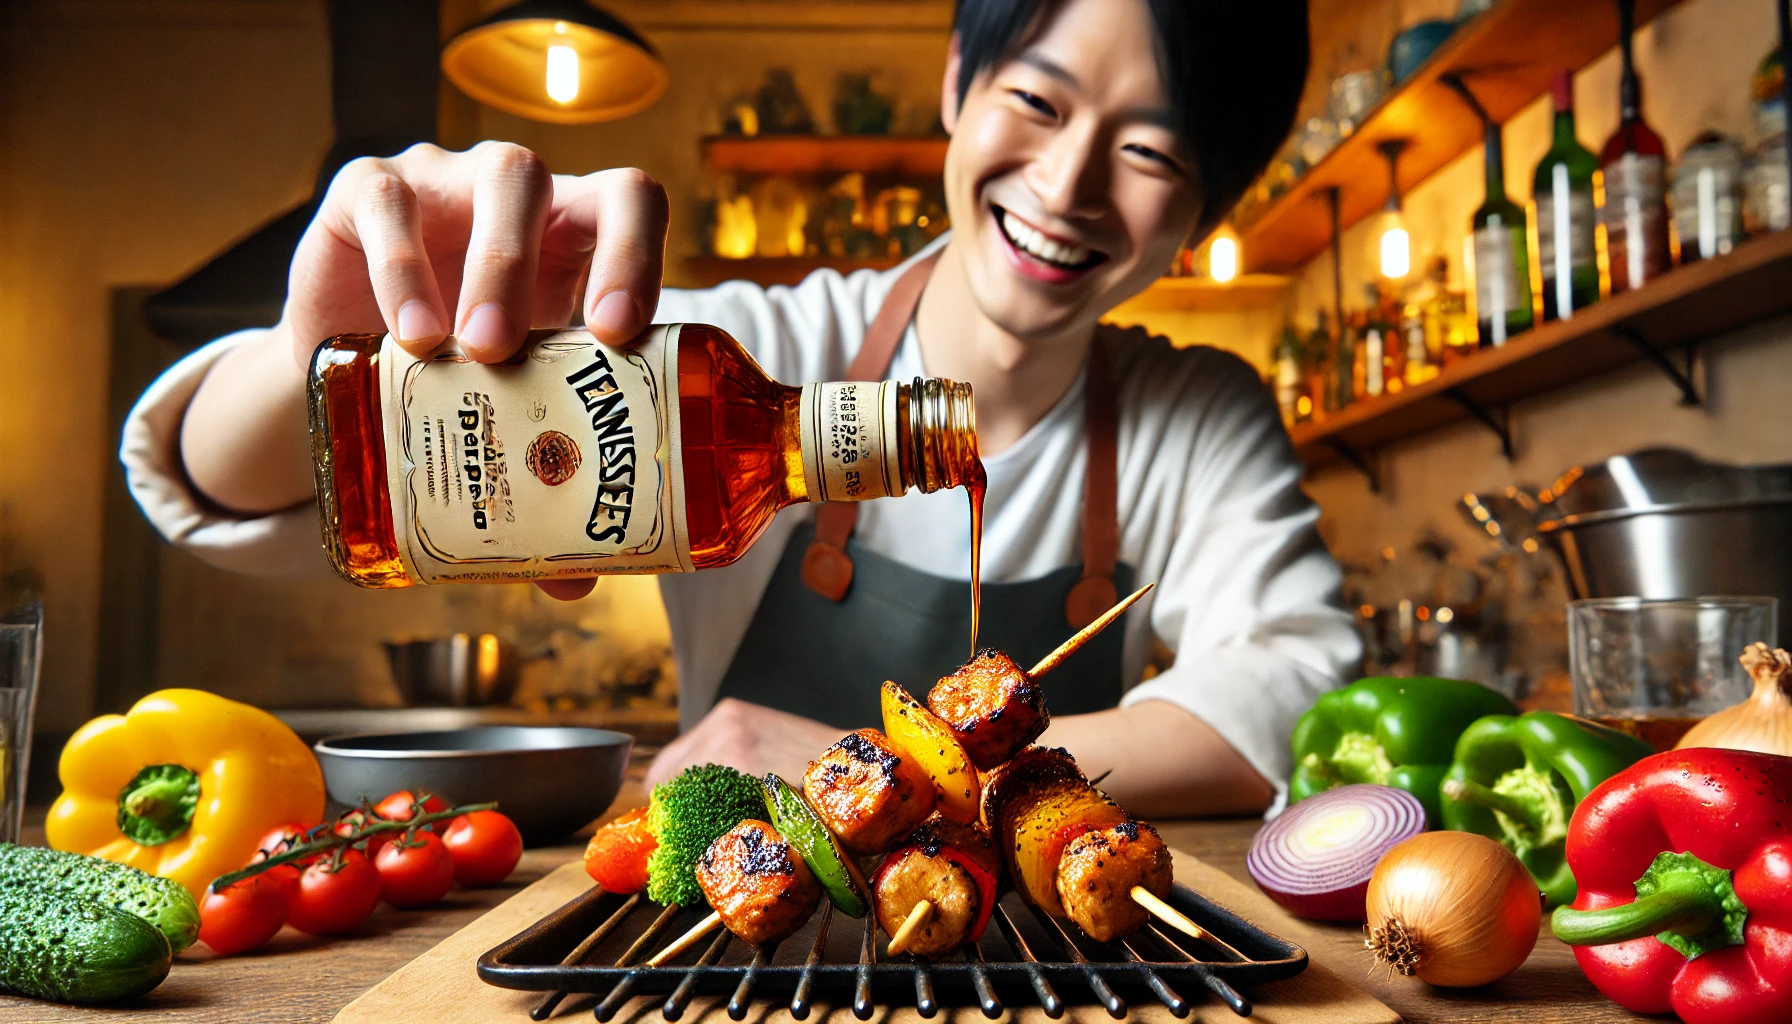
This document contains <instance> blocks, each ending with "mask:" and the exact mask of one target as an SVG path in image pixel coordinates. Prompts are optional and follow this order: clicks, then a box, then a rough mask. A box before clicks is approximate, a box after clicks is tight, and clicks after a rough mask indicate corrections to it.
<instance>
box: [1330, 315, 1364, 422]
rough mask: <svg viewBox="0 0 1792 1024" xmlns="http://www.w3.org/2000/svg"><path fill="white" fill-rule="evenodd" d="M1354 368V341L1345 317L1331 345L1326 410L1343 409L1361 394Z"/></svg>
mask: <svg viewBox="0 0 1792 1024" xmlns="http://www.w3.org/2000/svg"><path fill="white" fill-rule="evenodd" d="M1356 368H1357V359H1356V341H1355V339H1354V338H1353V337H1352V335H1351V317H1350V316H1349V315H1346V316H1345V317H1344V318H1343V319H1342V320H1341V321H1340V322H1339V324H1338V335H1337V339H1336V340H1335V341H1334V342H1333V343H1332V391H1331V394H1330V395H1328V396H1326V397H1327V399H1328V401H1327V402H1326V404H1325V407H1326V408H1327V409H1330V410H1331V411H1333V412H1337V411H1338V410H1340V409H1344V408H1346V407H1348V406H1349V405H1350V403H1351V402H1354V401H1356V397H1357V395H1359V394H1361V393H1362V392H1361V391H1360V390H1359V389H1358V388H1357V386H1356Z"/></svg>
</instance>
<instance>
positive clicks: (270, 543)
mask: <svg viewBox="0 0 1792 1024" xmlns="http://www.w3.org/2000/svg"><path fill="white" fill-rule="evenodd" d="M262 333H263V331H262V330H261V329H255V330H247V331H238V332H236V333H235V334H227V335H225V336H224V337H222V338H219V339H218V340H217V341H214V342H212V343H211V344H209V345H206V346H205V347H204V348H201V349H198V350H197V351H195V352H193V353H191V354H189V355H188V356H187V357H186V358H184V359H182V360H181V361H180V362H178V363H175V364H174V365H173V366H171V367H169V368H168V369H167V370H166V371H165V372H164V373H163V374H162V375H161V376H160V377H158V378H156V380H155V383H153V384H151V385H150V386H149V388H148V390H146V391H144V392H143V397H141V398H139V399H138V400H137V404H136V405H135V406H133V407H132V408H131V411H130V415H128V416H126V417H125V421H124V432H123V436H122V438H121V439H120V442H119V448H118V458H119V461H121V462H123V463H124V475H125V483H126V485H127V486H128V487H129V488H130V492H131V497H133V498H135V499H136V501H137V505H138V507H140V508H142V509H143V514H144V515H145V516H146V517H148V519H149V521H150V523H151V524H152V525H153V526H155V528H156V529H157V530H158V531H160V532H161V534H162V536H163V537H165V538H167V539H168V541H169V543H171V544H174V545H175V546H176V547H179V548H182V549H184V550H186V551H190V552H192V553H193V554H194V555H196V556H198V557H199V558H200V559H201V560H203V561H205V562H208V563H210V564H211V565H214V566H217V567H218V568H220V569H227V570H230V571H233V572H246V573H255V574H258V575H264V576H301V577H305V576H309V577H318V576H328V575H330V565H329V561H328V560H327V559H326V558H325V557H324V552H323V544H322V541H321V539H320V537H319V534H318V521H317V506H316V504H314V503H311V502H307V503H305V504H303V505H299V506H296V507H294V508H290V509H287V510H285V511H282V512H274V513H270V514H268V515H264V516H254V517H251V518H247V519H240V518H237V517H235V516H233V515H231V514H230V513H228V512H225V511H223V510H222V509H219V508H217V507H216V506H214V505H212V504H211V503H210V502H208V501H207V500H206V499H205V498H204V497H202V496H201V495H200V494H199V493H198V492H197V491H196V490H194V488H193V485H192V483H191V482H190V481H189V480H188V479H187V473H186V468H185V467H184V466H183V465H182V463H181V457H180V428H181V423H182V421H183V420H185V419H186V415H187V406H188V404H189V403H191V402H192V401H193V394H194V392H196V391H198V390H199V384H200V382H201V381H203V380H204V379H205V375H206V373H207V372H208V371H209V370H210V369H211V368H212V366H213V365H214V364H215V363H217V361H218V360H219V359H220V358H222V357H223V355H224V354H225V353H226V352H229V351H230V350H231V349H232V348H235V347H236V346H237V345H240V344H243V343H244V342H246V341H250V340H252V339H254V338H256V337H257V336H259V335H261V334H262Z"/></svg>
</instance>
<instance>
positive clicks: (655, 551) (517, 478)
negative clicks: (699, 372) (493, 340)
mask: <svg viewBox="0 0 1792 1024" xmlns="http://www.w3.org/2000/svg"><path fill="white" fill-rule="evenodd" d="M681 329H682V325H679V324H671V325H664V324H662V325H656V326H654V327H652V328H650V329H649V330H648V332H647V334H646V335H645V336H644V337H643V338H642V339H641V340H640V342H639V343H638V344H637V345H635V346H633V347H631V348H628V349H617V348H611V347H609V346H607V345H603V344H601V343H599V342H597V341H596V340H594V339H593V338H592V337H591V335H590V334H589V333H588V332H586V331H583V330H570V331H557V332H556V331H537V332H535V333H533V334H532V335H530V338H529V341H528V343H527V344H525V345H524V347H523V351H522V353H521V354H519V355H518V356H517V357H516V358H515V359H512V360H511V361H509V362H507V363H502V364H499V365H492V366H487V365H482V364H479V363H475V362H472V361H471V360H469V359H467V358H466V357H465V356H463V355H461V354H460V352H459V351H458V350H456V349H455V348H453V347H452V346H448V347H445V348H444V349H442V350H438V351H437V352H435V353H433V354H432V355H430V356H429V357H428V358H425V359H417V358H414V357H412V356H410V355H408V354H406V353H405V351H404V350H403V349H402V348H400V347H399V346H398V345H397V344H396V343H394V342H393V341H392V339H391V338H390V337H388V338H387V339H386V343H385V346H384V347H383V348H382V350H381V353H380V362H381V366H382V370H381V387H382V392H383V395H384V396H385V397H384V402H385V408H386V409H387V410H388V415H387V416H386V417H385V429H386V439H385V440H386V451H387V452H388V453H395V454H396V456H397V457H396V458H392V457H388V458H387V460H386V466H387V475H388V479H387V486H388V488H389V489H390V492H391V496H392V523H393V526H394V529H395V532H396V534H397V536H398V541H399V551H400V554H401V556H402V558H403V559H404V563H405V568H406V569H407V570H409V572H410V573H411V575H412V576H414V577H415V578H417V579H420V580H422V581H423V582H425V583H440V582H445V581H449V580H486V581H500V580H543V579H552V578H554V577H575V576H590V575H594V574H597V573H647V572H681V571H682V572H688V571H690V570H691V569H692V568H694V566H693V565H692V564H691V554H690V539H689V537H688V536H687V535H686V532H685V521H684V461H683V458H682V452H681V451H680V448H679V429H678V394H677V387H678V335H679V333H680V331H681ZM394 411H395V412H396V414H392V413H393V412H394Z"/></svg>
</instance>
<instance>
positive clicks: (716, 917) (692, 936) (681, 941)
mask: <svg viewBox="0 0 1792 1024" xmlns="http://www.w3.org/2000/svg"><path fill="white" fill-rule="evenodd" d="M721 923H722V915H721V914H718V913H715V912H714V911H711V912H710V915H709V916H708V917H706V918H704V919H703V920H701V921H698V922H697V924H696V925H695V926H694V927H693V928H692V929H691V930H690V931H688V932H685V933H684V934H683V935H680V936H679V937H678V938H677V939H676V940H674V941H673V943H672V944H671V945H670V946H667V947H666V948H665V949H662V950H660V951H659V952H658V953H655V954H653V959H651V960H649V961H647V966H648V967H658V966H660V965H661V964H663V963H665V962H666V961H668V960H670V959H672V958H673V957H675V956H677V955H678V954H680V953H682V952H684V951H685V950H687V949H690V948H691V947H692V946H695V945H696V944H697V940H698V939H701V938H702V937H703V936H705V935H708V934H709V933H710V932H713V931H715V930H716V928H717V926H719V925H720V924H721Z"/></svg>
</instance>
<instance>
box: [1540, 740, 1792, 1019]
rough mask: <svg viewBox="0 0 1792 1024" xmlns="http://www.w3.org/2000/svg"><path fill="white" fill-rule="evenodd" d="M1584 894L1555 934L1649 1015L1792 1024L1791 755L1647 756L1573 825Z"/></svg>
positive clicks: (1606, 984) (1611, 991) (1601, 981)
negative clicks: (1673, 1014)
mask: <svg viewBox="0 0 1792 1024" xmlns="http://www.w3.org/2000/svg"><path fill="white" fill-rule="evenodd" d="M1567 854H1568V865H1569V867H1570V868H1572V869H1573V871H1574V879H1575V881H1576V883H1578V885H1579V895H1578V896H1577V897H1576V898H1575V900H1574V902H1573V903H1572V904H1571V905H1569V906H1566V907H1562V908H1560V909H1558V910H1557V911H1556V913H1555V917H1554V919H1553V927H1554V929H1555V933H1556V937H1557V938H1559V939H1561V940H1562V941H1563V942H1566V943H1569V944H1570V945H1572V946H1574V956H1575V958H1576V959H1577V960H1579V961H1580V967H1581V970H1582V971H1585V972H1586V975H1587V978H1588V979H1589V980H1591V981H1592V982H1593V984H1594V985H1595V986H1597V987H1598V989H1599V991H1601V992H1603V993H1605V994H1606V996H1608V997H1610V998H1611V999H1613V1000H1615V1001H1617V1002H1618V1003H1621V1004H1623V1005H1624V1006H1625V1007H1627V1008H1629V1009H1631V1010H1634V1011H1636V1012H1638V1013H1667V1012H1669V1011H1672V1012H1674V1013H1677V1014H1679V1015H1680V1017H1681V1019H1682V1020H1684V1021H1686V1022H1687V1024H1765V1022H1767V1021H1792V757H1779V756H1777V755H1774V754H1756V753H1750V752H1746V751H1740V750H1718V749H1714V748H1696V747H1695V748H1692V749H1688V750H1674V751H1669V752H1667V753H1664V754H1656V755H1654V756H1652V757H1647V758H1644V759H1643V760H1641V761H1638V762H1637V763H1636V764H1635V765H1633V766H1631V767H1630V768H1627V769H1625V770H1624V771H1622V772H1619V773H1618V774H1617V775H1614V776H1612V777H1611V778H1610V779H1607V780H1606V781H1605V782H1604V783H1602V784H1601V785H1600V786H1599V787H1598V788H1597V789H1595V790H1593V792H1591V793H1589V794H1587V798H1586V799H1585V800H1583V801H1582V802H1581V804H1580V806H1579V807H1577V808H1576V809H1575V811H1574V817H1573V819H1572V820H1571V821H1570V822H1569V825H1568V844H1567Z"/></svg>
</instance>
